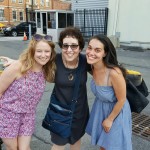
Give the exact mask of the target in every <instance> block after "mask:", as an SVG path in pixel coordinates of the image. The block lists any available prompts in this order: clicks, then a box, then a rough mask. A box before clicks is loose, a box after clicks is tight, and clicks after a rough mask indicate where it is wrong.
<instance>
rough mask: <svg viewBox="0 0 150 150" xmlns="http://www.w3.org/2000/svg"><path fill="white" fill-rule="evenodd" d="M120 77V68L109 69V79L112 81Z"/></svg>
mask: <svg viewBox="0 0 150 150" xmlns="http://www.w3.org/2000/svg"><path fill="white" fill-rule="evenodd" d="M120 76H122V72H121V70H120V68H118V67H114V68H112V69H110V77H111V78H112V79H117V78H118V77H120Z"/></svg>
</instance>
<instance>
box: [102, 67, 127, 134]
mask: <svg viewBox="0 0 150 150" xmlns="http://www.w3.org/2000/svg"><path fill="white" fill-rule="evenodd" d="M110 80H111V83H112V86H113V88H114V91H115V95H116V98H117V103H116V104H115V106H114V108H113V110H112V112H111V113H110V115H109V116H108V117H107V118H106V119H105V120H104V121H103V127H104V129H105V131H106V132H109V131H110V129H111V126H112V124H113V121H114V119H115V118H116V117H117V116H118V114H119V113H120V111H121V109H122V107H123V106H124V103H125V101H126V83H125V79H124V77H123V75H122V73H121V71H120V70H119V69H117V71H115V70H112V71H111V74H110Z"/></svg>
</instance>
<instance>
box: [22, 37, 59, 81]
mask: <svg viewBox="0 0 150 150" xmlns="http://www.w3.org/2000/svg"><path fill="white" fill-rule="evenodd" d="M40 41H42V40H40ZM43 41H44V42H46V43H48V45H49V46H50V47H51V58H50V60H49V61H48V62H47V63H46V64H45V65H44V66H43V72H44V75H45V79H46V81H48V82H53V81H54V78H55V71H56V64H55V57H56V52H55V44H54V43H53V42H51V41H46V40H44V39H43ZM38 42H39V41H35V40H34V39H32V40H31V41H30V43H29V45H28V48H27V49H26V50H24V51H23V53H22V54H21V55H20V56H19V60H20V62H21V63H22V66H21V73H22V74H25V73H26V72H27V71H28V70H30V69H31V68H32V66H33V65H34V63H35V59H34V54H35V48H36V45H37V43H38Z"/></svg>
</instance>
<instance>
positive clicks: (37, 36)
mask: <svg viewBox="0 0 150 150" xmlns="http://www.w3.org/2000/svg"><path fill="white" fill-rule="evenodd" d="M32 39H33V40H35V41H40V40H43V39H44V40H46V41H49V42H51V41H52V36H51V35H41V34H34V35H33V37H32Z"/></svg>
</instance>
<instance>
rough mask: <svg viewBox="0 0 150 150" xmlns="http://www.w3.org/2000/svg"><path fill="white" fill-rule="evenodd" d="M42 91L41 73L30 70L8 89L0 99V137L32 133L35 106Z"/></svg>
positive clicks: (43, 79) (42, 78)
mask: <svg viewBox="0 0 150 150" xmlns="http://www.w3.org/2000/svg"><path fill="white" fill-rule="evenodd" d="M44 89H45V78H44V74H43V72H42V71H41V72H33V71H31V70H30V71H28V72H27V74H26V75H25V76H22V77H21V78H19V79H17V80H15V81H14V82H13V83H12V84H11V85H10V86H9V87H8V89H7V90H6V91H5V92H4V94H3V95H2V97H1V98H0V137H2V138H7V137H11V138H12V137H16V136H18V135H31V134H32V133H33V130H34V123H35V111H36V106H37V104H38V103H39V101H40V100H41V97H42V95H43V92H44ZM23 119H24V120H23ZM24 124H25V125H24ZM21 126H22V129H21ZM12 128H13V130H14V131H12ZM18 128H19V131H17V130H18ZM24 128H26V129H24ZM27 130H28V131H27Z"/></svg>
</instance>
